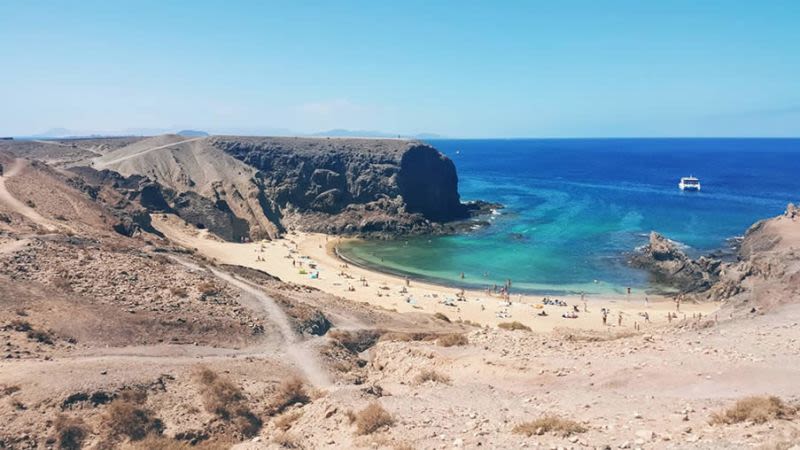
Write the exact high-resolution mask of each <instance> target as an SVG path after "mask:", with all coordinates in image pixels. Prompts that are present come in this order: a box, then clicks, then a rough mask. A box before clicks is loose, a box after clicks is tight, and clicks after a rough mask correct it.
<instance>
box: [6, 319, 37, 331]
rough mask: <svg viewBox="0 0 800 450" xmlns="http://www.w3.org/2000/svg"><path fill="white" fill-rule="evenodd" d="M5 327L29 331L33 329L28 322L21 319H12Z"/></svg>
mask: <svg viewBox="0 0 800 450" xmlns="http://www.w3.org/2000/svg"><path fill="white" fill-rule="evenodd" d="M6 328H7V329H8V328H11V329H12V330H14V331H20V332H25V331H31V330H32V329H33V327H32V326H31V323H30V322H28V321H27V320H22V319H14V320H12V321H11V323H9V324H8V327H6Z"/></svg>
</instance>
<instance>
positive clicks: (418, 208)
mask: <svg viewBox="0 0 800 450" xmlns="http://www.w3.org/2000/svg"><path fill="white" fill-rule="evenodd" d="M90 164H92V165H93V167H95V168H97V169H109V170H113V171H116V172H119V173H121V174H123V175H126V176H135V175H139V176H145V177H147V178H148V179H149V180H151V181H155V182H158V183H159V184H160V185H161V186H163V187H164V188H169V189H170V190H171V191H174V192H175V193H177V194H179V195H182V196H183V197H184V198H183V199H180V201H178V203H177V206H180V205H182V204H183V200H186V199H189V200H192V201H193V203H194V204H195V205H196V207H193V208H192V210H191V211H189V212H184V213H182V216H184V217H185V218H187V220H188V221H189V222H191V223H194V224H196V225H201V226H205V227H207V228H209V229H211V227H212V226H214V227H215V228H217V229H220V228H223V229H224V232H221V233H217V234H219V235H220V236H221V237H223V238H225V239H233V240H236V238H235V236H239V235H241V234H242V233H245V231H244V229H243V227H242V224H241V223H238V222H236V221H230V223H228V224H227V225H226V224H224V222H225V220H222V219H224V218H225V217H235V218H238V219H241V220H243V221H245V222H246V224H247V232H246V234H245V235H246V236H247V237H249V238H250V239H261V238H273V237H276V236H279V235H280V234H282V233H283V232H285V231H286V230H287V228H292V229H297V230H302V231H315V232H325V233H332V234H351V235H370V236H373V237H376V236H384V237H392V236H397V235H402V234H431V233H448V232H453V231H455V230H456V229H457V227H456V226H454V225H453V223H455V222H457V221H462V220H463V219H467V218H469V217H471V216H473V215H476V214H479V213H481V212H484V211H485V210H486V209H487V206H488V205H485V204H462V203H461V201H460V197H459V194H458V175H457V174H456V169H455V165H454V164H453V162H452V161H451V160H450V159H449V158H447V157H446V156H444V155H443V154H441V153H440V152H439V151H437V150H436V149H435V148H433V147H431V146H430V145H427V144H424V143H421V142H417V141H407V140H400V139H329V138H328V139H326V138H288V137H287V138H266V137H240V136H214V137H207V138H194V139H186V138H183V137H181V136H160V137H156V138H148V139H145V140H141V141H137V142H136V143H134V144H132V145H130V146H127V147H123V148H121V149H119V150H117V151H115V152H112V153H108V154H105V155H103V156H102V157H98V158H94V159H93V160H92V161H90ZM192 194H196V195H197V196H199V197H202V198H205V199H208V200H210V201H211V205H212V206H211V207H210V208H204V206H207V205H203V204H201V203H200V199H199V198H197V197H193V196H192ZM170 206H171V207H172V208H174V209H176V210H177V209H179V208H178V207H177V206H176V204H173V203H171V204H170ZM194 211H197V212H199V213H202V214H210V215H216V217H217V218H219V219H220V220H214V221H212V220H211V219H207V220H206V221H203V220H202V217H200V216H199V215H196V214H194ZM220 214H222V215H220ZM205 222H213V223H212V224H211V225H209V224H207V223H205ZM471 225H474V224H471Z"/></svg>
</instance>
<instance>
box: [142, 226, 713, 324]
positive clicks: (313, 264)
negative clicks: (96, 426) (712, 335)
mask: <svg viewBox="0 0 800 450" xmlns="http://www.w3.org/2000/svg"><path fill="white" fill-rule="evenodd" d="M152 219H153V225H154V226H155V227H156V228H157V229H158V230H159V231H161V232H162V233H164V234H165V235H166V236H167V237H168V238H169V239H171V240H172V241H174V242H176V243H178V244H180V245H183V246H185V247H188V248H193V249H196V250H197V251H198V252H199V253H201V254H203V255H204V256H206V257H208V258H212V259H216V260H217V261H218V262H221V263H225V264H232V265H239V266H244V267H251V268H254V269H258V270H261V271H264V272H267V273H269V274H271V275H273V276H276V277H278V278H280V279H281V280H283V281H285V282H292V283H297V284H301V285H305V286H310V287H314V288H317V289H320V290H322V291H324V292H327V293H330V294H334V295H337V296H340V297H344V298H347V299H349V300H353V301H357V302H365V303H369V304H371V305H374V306H378V307H382V308H386V309H390V310H396V311H399V312H425V313H430V314H434V313H442V314H444V315H446V316H447V317H448V318H450V319H453V320H457V319H460V320H468V321H472V322H475V323H477V324H480V325H490V326H496V325H497V324H498V323H501V322H510V321H519V322H522V323H524V324H525V325H527V326H529V327H531V328H532V329H534V330H536V331H545V332H547V331H552V330H554V329H556V328H561V327H563V328H577V329H586V330H602V331H608V332H613V331H629V330H632V329H634V326H635V324H636V325H638V326H640V327H641V328H642V329H647V328H650V327H654V326H657V325H664V324H667V323H668V319H667V313H668V312H675V309H676V308H675V304H674V303H673V302H672V300H671V299H668V298H665V297H659V296H648V297H649V302H647V303H645V301H644V298H645V294H644V293H643V292H637V291H634V292H633V293H632V294H631V296H626V295H619V296H587V298H586V306H587V309H588V312H584V305H583V304H582V302H581V299H580V296H559V297H558V298H559V299H561V300H564V301H566V302H567V303H568V304H569V305H570V306H569V307H559V306H551V305H541V297H540V296H533V295H517V294H514V295H512V296H511V299H510V300H511V301H510V302H506V301H504V300H502V299H500V298H498V297H497V296H490V295H487V293H486V292H485V291H477V290H467V291H465V298H466V301H455V299H456V294H458V293H459V291H460V290H459V289H455V288H452V287H447V286H441V285H436V284H432V283H424V282H419V281H411V282H410V286H406V280H405V279H403V278H401V277H398V276H394V275H390V274H385V273H380V272H376V271H372V270H369V269H365V268H362V267H354V266H352V265H351V266H349V267H345V266H344V265H345V262H344V261H342V260H340V259H338V257H337V256H336V254H335V252H334V251H333V247H334V246H335V244H336V242H337V240H336V238H333V237H330V236H326V235H324V234H311V233H297V234H292V235H288V236H287V237H285V238H282V239H278V240H275V241H270V242H259V243H246V244H239V243H231V242H223V241H220V240H219V239H215V238H213V236H211V235H210V234H209V233H208V232H207V230H197V229H195V228H194V227H192V226H189V225H186V224H185V223H184V222H183V221H182V220H181V219H179V218H177V217H175V216H169V215H167V216H164V215H153V216H152ZM293 263H294V265H293ZM312 273H314V274H316V273H319V276H318V277H317V278H312ZM361 280H364V281H361ZM572 305H576V306H578V307H579V311H580V312H579V313H578V318H576V319H566V318H562V317H561V315H562V314H563V313H566V312H568V311H572ZM601 308H607V309H610V310H611V313H610V315H609V316H608V320H607V324H606V325H604V324H603V321H602V315H601V313H600V310H601ZM717 309H718V305H717V304H710V303H709V304H700V305H694V304H682V305H681V307H680V313H679V314H678V318H679V319H682V318H684V315H685V316H686V317H687V318H690V319H691V318H692V317H693V315H695V314H702V315H703V316H708V315H710V314H713V313H714V312H715V311H716V310H717ZM540 311H546V312H547V316H539V315H538V313H539V312H540ZM645 313H646V314H647V315H648V316H649V319H650V320H649V322H648V321H646V320H645V319H644V317H643V315H644V314H645ZM620 315H622V324H621V325H619V316H620Z"/></svg>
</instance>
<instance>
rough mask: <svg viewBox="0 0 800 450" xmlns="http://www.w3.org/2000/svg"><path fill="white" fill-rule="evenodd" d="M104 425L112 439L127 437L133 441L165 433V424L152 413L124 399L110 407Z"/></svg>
mask: <svg viewBox="0 0 800 450" xmlns="http://www.w3.org/2000/svg"><path fill="white" fill-rule="evenodd" d="M104 423H105V425H106V426H107V427H108V428H109V430H110V431H111V435H112V437H127V438H129V439H130V440H132V441H139V440H142V439H144V438H145V437H147V436H148V435H150V434H156V435H158V434H161V432H162V431H164V424H163V423H162V422H161V420H160V419H158V418H156V417H155V415H154V414H153V412H152V411H150V410H148V409H146V408H144V407H143V406H142V405H139V404H136V403H134V402H131V401H128V400H124V399H117V400H114V401H113V402H111V403H110V404H109V405H108V409H107V410H106V414H105V417H104Z"/></svg>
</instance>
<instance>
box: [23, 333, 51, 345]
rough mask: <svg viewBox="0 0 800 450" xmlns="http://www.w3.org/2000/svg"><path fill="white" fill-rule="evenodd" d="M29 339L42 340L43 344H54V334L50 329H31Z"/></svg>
mask: <svg viewBox="0 0 800 450" xmlns="http://www.w3.org/2000/svg"><path fill="white" fill-rule="evenodd" d="M28 339H30V340H33V341H36V342H41V343H42V344H47V345H53V342H54V336H53V333H52V332H50V331H43V330H30V331H28Z"/></svg>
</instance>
